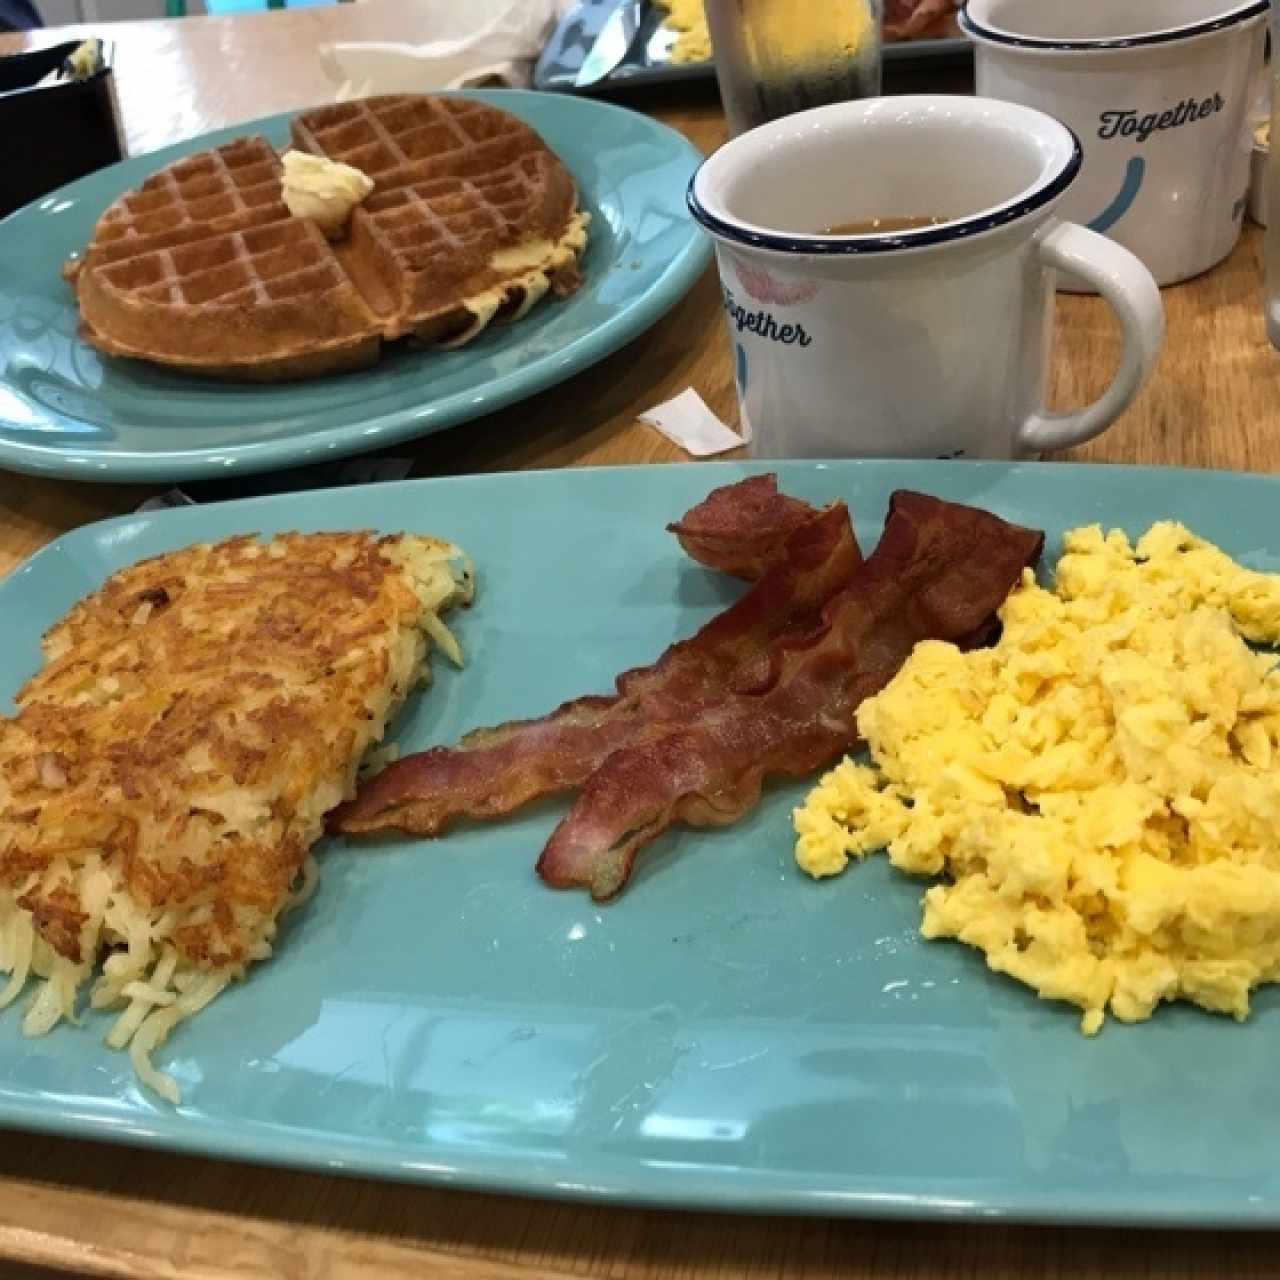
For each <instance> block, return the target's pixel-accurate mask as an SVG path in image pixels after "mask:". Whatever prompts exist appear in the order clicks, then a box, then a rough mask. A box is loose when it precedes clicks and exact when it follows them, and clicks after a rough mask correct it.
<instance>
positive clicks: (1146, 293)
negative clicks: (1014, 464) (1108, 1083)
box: [689, 95, 1164, 458]
mask: <svg viewBox="0 0 1280 1280" xmlns="http://www.w3.org/2000/svg"><path fill="white" fill-rule="evenodd" d="M1080 162H1081V154H1080V145H1079V143H1078V142H1077V141H1076V139H1075V137H1074V136H1073V135H1072V133H1071V131H1070V130H1069V129H1067V128H1066V127H1065V126H1064V125H1062V124H1060V123H1058V121H1056V120H1053V119H1051V118H1050V117H1048V116H1046V115H1044V114H1042V113H1041V112H1039V111H1033V110H1031V109H1030V108H1028V107H1021V106H1017V105H1015V104H1012V103H1006V102H995V101H992V100H991V99H981V98H971V97H960V96H954V97H953V96H942V95H924V96H916V97H911V96H908V97H893V98H881V99H876V100H871V101H866V102H848V103H839V104H837V105H834V106H828V107H820V108H818V109H816V110H814V111H807V112H803V113H800V114H798V115H793V116H788V117H786V118H785V119H783V120H779V121H775V122H773V123H771V124H768V125H764V126H763V127H761V128H759V129H754V130H752V131H750V132H749V133H746V134H743V135H742V136H741V137H738V138H735V139H733V140H732V141H730V142H729V143H728V144H726V145H725V146H723V147H721V148H720V150H719V151H717V152H716V153H715V154H714V155H713V156H711V157H710V159H708V160H706V161H705V162H704V163H703V164H702V166H701V167H700V168H699V170H698V172H697V173H696V174H695V175H694V178H693V181H692V183H691V184H690V188H689V207H690V209H691V211H692V213H693V216H694V217H695V218H696V219H697V220H698V221H699V222H700V223H701V224H702V226H703V227H704V228H706V230H707V231H708V232H709V233H710V235H711V236H712V238H713V239H714V241H715V249H716V263H717V266H718V268H719V272H720V287H721V294H722V297H723V301H724V310H725V315H726V317H727V321H728V327H729V340H730V343H731V346H732V349H733V361H734V369H735V372H736V378H737V387H738V398H739V403H740V405H741V411H742V425H743V428H744V431H745V432H747V433H748V434H749V435H750V437H751V447H752V450H753V452H754V453H755V454H756V456H758V457H764V458H780V457H806V458H840V457H911V458H939V457H944V458H953V457H955V458H961V457H963V458H1018V457H1025V456H1027V455H1034V454H1038V453H1040V452H1042V451H1044V450H1048V449H1059V448H1063V447H1065V446H1068V445H1073V444H1079V443H1080V442H1082V441H1084V440H1088V439H1089V438H1091V437H1092V436H1095V435H1097V434H1098V433H1099V432H1101V431H1103V430H1105V429H1106V427H1107V426H1109V425H1110V424H1111V423H1112V422H1113V421H1114V420H1115V419H1116V418H1117V417H1118V416H1119V415H1120V414H1121V413H1122V412H1123V411H1124V409H1125V408H1126V406H1127V405H1128V404H1129V402H1130V401H1131V400H1132V399H1133V397H1134V395H1136V394H1137V392H1138V389H1139V388H1140V387H1141V385H1142V383H1143V381H1144V380H1145V378H1146V377H1147V375H1148V373H1149V372H1150V371H1151V369H1152V367H1153V365H1154V364H1155V361H1156V356H1157V354H1158V352H1159V348H1160V342H1161V338H1162V336H1163V332H1164V316H1163V311H1162V309H1161V304H1160V294H1159V291H1158V290H1157V288H1156V285H1155V282H1154V281H1153V280H1152V278H1151V275H1150V273H1149V272H1148V271H1147V270H1146V268H1145V267H1143V265H1142V264H1141V263H1140V262H1139V261H1138V260H1137V259H1136V258H1135V257H1134V256H1133V254H1131V253H1129V252H1128V251H1127V250H1126V249H1123V248H1121V247H1120V246H1119V245H1117V244H1114V243H1113V242H1112V241H1110V240H1107V239H1105V238H1104V237H1102V236H1100V235H1096V234H1095V233H1093V232H1091V231H1088V230H1086V229H1085V228H1084V227H1081V226H1078V225H1075V224H1073V223H1070V222H1066V221H1063V219H1062V218H1061V217H1060V216H1059V214H1058V210H1059V208H1060V206H1061V204H1062V202H1063V200H1064V199H1065V198H1066V197H1067V195H1068V194H1069V193H1070V191H1071V188H1072V184H1073V183H1074V182H1075V180H1076V176H1077V174H1078V172H1079V168H1080ZM850 174H856V175H857V182H856V185H854V186H853V187H852V188H851V184H850V177H849V175H850ZM908 210H915V211H918V212H916V213H914V214H911V215H910V220H911V221H912V222H913V223H914V222H917V221H919V222H920V223H921V225H913V226H910V227H903V226H901V225H893V226H891V225H890V222H891V221H894V222H897V223H901V221H902V220H903V219H904V218H905V217H907V216H908V215H907V214H905V213H904V211H908ZM939 219H940V221H939ZM815 226H819V227H830V228H838V229H839V231H838V233H837V234H815V233H814V232H813V230H812V228H813V227H815ZM850 226H853V227H855V228H856V229H855V230H853V231H851V232H846V231H845V228H848V227H850ZM867 226H871V227H873V228H878V229H872V230H862V229H861V228H864V227H867ZM1059 271H1071V272H1074V273H1076V274H1078V275H1080V276H1082V277H1083V278H1085V279H1087V280H1088V281H1089V282H1090V283H1091V284H1092V285H1093V287H1095V288H1096V289H1098V291H1099V292H1100V293H1101V294H1102V295H1103V296H1104V297H1105V298H1106V299H1107V300H1108V301H1109V302H1110V303H1111V305H1112V307H1113V308H1114V309H1115V312H1116V314H1117V316H1118V318H1119V320H1120V324H1121V328H1122V331H1123V334H1124V352H1123V357H1122V360H1121V364H1120V370H1119V372H1118V373H1117V375H1116V377H1115V379H1114V380H1113V381H1112V383H1111V386H1110V387H1109V388H1108V389H1107V391H1106V392H1105V393H1104V394H1103V396H1102V397H1101V399H1099V400H1098V401H1096V402H1095V403H1094V404H1092V405H1089V406H1088V407H1087V408H1084V409H1080V410H1077V411H1074V412H1070V413H1056V412H1052V411H1050V410H1049V409H1047V408H1046V407H1045V403H1044V397H1045V384H1046V379H1047V361H1048V354H1049V347H1050V340H1051V335H1052V314H1053V312H1052V308H1053V300H1054V284H1055V277H1056V275H1057V273H1058V272H1059Z"/></svg>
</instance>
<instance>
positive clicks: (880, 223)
mask: <svg viewBox="0 0 1280 1280" xmlns="http://www.w3.org/2000/svg"><path fill="white" fill-rule="evenodd" d="M946 221H947V219H946V218H944V217H943V216H942V215H941V214H928V215H925V216H922V217H914V218H867V219H866V220H864V221H862V222H836V223H833V224H832V225H831V226H829V227H824V228H823V231H822V234H823V235H824V236H883V235H891V234H892V233H893V232H895V231H919V230H920V228H921V227H936V226H938V225H939V223H943V222H946Z"/></svg>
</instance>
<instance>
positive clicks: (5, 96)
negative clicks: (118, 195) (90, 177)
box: [0, 40, 124, 217]
mask: <svg viewBox="0 0 1280 1280" xmlns="http://www.w3.org/2000/svg"><path fill="white" fill-rule="evenodd" d="M79 47H80V42H79V41H78V40H71V41H68V42H67V43H66V44H55V45H51V46H50V47H49V48H47V49H37V50H34V51H33V52H31V53H18V54H13V55H11V56H9V57H0V217H3V216H4V215H5V214H6V213H12V212H13V211H14V210H15V209H18V208H20V207H21V206H22V205H24V204H26V203H27V202H28V201H31V200H35V199H36V198H37V197H39V196H42V195H45V194H47V193H48V192H50V191H53V190H54V189H55V188H57V187H60V186H62V184H63V183H64V182H70V181H71V180H72V179H73V178H79V177H81V176H83V175H84V174H86V173H92V172H93V170H94V169H101V168H102V167H103V165H108V164H114V163H115V162H116V161H117V160H119V159H121V158H122V156H123V154H124V151H123V146H122V143H121V137H120V126H119V117H118V115H117V112H116V100H115V82H114V79H113V77H112V72H111V58H112V52H113V51H112V47H111V45H110V44H108V43H106V42H105V41H104V42H103V45H102V62H103V66H102V69H101V70H99V71H97V72H96V73H95V74H94V75H92V76H90V77H89V78H88V79H86V80H60V81H58V82H57V83H55V84H48V85H44V86H42V87H41V88H36V85H37V84H38V83H39V81H41V80H42V79H43V78H44V77H45V76H46V75H48V74H49V72H51V71H56V70H57V69H58V67H60V66H61V65H62V62H63V60H64V59H65V58H67V57H68V56H69V55H70V54H72V53H74V52H75V51H76V49H78V48H79Z"/></svg>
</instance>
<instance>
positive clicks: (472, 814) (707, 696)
mask: <svg viewBox="0 0 1280 1280" xmlns="http://www.w3.org/2000/svg"><path fill="white" fill-rule="evenodd" d="M807 509H808V510H809V513H810V514H809V518H808V520H807V521H806V522H805V523H804V524H801V525H799V526H798V527H796V528H795V529H793V530H792V532H791V534H790V536H789V537H788V538H787V539H786V541H785V543H784V545H783V547H782V549H781V551H780V553H779V555H780V558H779V559H778V560H777V562H776V563H775V564H774V566H773V567H772V568H771V569H769V570H768V572H766V573H765V574H764V576H763V577H761V578H760V580H759V581H758V582H757V583H756V584H755V585H754V586H753V587H752V588H751V589H750V590H749V591H748V592H747V593H746V594H745V595H744V596H743V597H742V598H741V599H740V600H739V601H738V602H737V603H736V604H734V605H732V606H730V608H728V609H726V610H725V611H724V612H723V613H720V614H718V615H717V616H716V617H714V618H713V619H712V620H711V621H710V622H708V623H707V624H706V626H704V627H703V628H702V630H700V631H699V632H697V634H696V635H694V636H692V637H691V638H690V639H687V640H683V641H681V642H679V643H678V644H675V645H673V646H671V648H669V649H667V650H666V652H665V653H663V654H662V656H661V657H660V658H659V659H658V661H657V662H656V663H654V664H653V665H652V666H649V667H639V668H636V669H634V670H631V671H627V672H624V673H623V674H622V675H621V676H619V677H618V679H617V682H616V683H617V692H616V693H615V694H613V695H610V696H590V697H585V698H578V699H576V700H574V701H572V702H566V703H565V704H563V705H562V706H561V707H559V708H558V709H557V710H555V711H553V712H551V714H550V715H547V716H544V717H542V718H541V719H537V720H523V721H515V722H512V723H509V724H504V725H499V726H497V727H496V728H491V729H478V730H476V731H475V732H473V733H470V734H468V735H467V736H466V737H465V738H463V740H462V742H461V743H460V744H459V745H458V746H457V747H454V748H447V747H435V748H433V749H431V750H429V751H424V752H420V753H418V754H416V755H411V756H406V757H405V758H404V759H402V760H398V761H396V762H394V763H393V764H391V765H389V766H388V767H387V768H386V769H384V770H383V771H382V772H381V773H379V774H378V775H377V776H376V777H374V778H372V779H371V780H370V781H368V782H367V783H365V784H364V786H363V787H362V788H361V789H360V792H359V794H358V795H357V796H356V798H355V799H354V800H353V801H351V802H350V803H348V804H346V805H344V806H342V807H341V808H339V809H338V810H336V811H335V813H334V815H333V817H332V819H331V828H332V829H336V830H339V831H344V832H366V831H378V830H385V829H388V828H396V829H398V830H400V831H408V832H413V833H414V834H418V835H437V834H439V833H440V832H441V831H443V830H444V829H445V828H446V827H447V826H448V825H449V824H450V823H451V822H453V821H454V820H455V819H457V818H460V817H464V816H465V817H468V818H496V817H499V816H501V815H503V814H507V813H511V812H512V811H513V810H515V809H517V808H519V807H520V806H521V805H524V804H526V803H527V802H529V801H530V800H532V799H534V798H536V797H538V796H543V795H549V794H553V793H556V792H560V791H565V790H567V789H569V788H571V787H575V786H577V785H578V784H579V783H581V782H582V781H583V780H584V779H585V778H587V777H588V776H589V775H590V774H591V773H592V772H593V771H594V770H595V769H596V768H597V767H598V766H599V765H600V764H601V762H602V761H603V760H604V759H605V758H606V757H608V756H609V755H610V754H611V753H612V752H614V751H617V750H618V749H620V748H622V747H625V746H628V745H631V744H632V743H634V742H637V741H641V740H643V739H646V738H648V737H652V736H654V735H655V734H657V733H659V732H661V730H662V726H663V724H664V723H666V722H667V721H669V720H672V719H683V718H684V717H685V716H687V715H689V714H690V713H691V712H693V711H695V710H696V708H697V707H699V706H703V705H706V704H708V703H713V702H717V701H719V700H720V699H721V698H722V697H723V696H724V694H725V691H726V690H727V689H729V688H734V689H741V690H749V689H750V690H760V689H764V688H767V687H768V686H769V685H770V684H771V683H772V682H773V680H775V679H776V676H777V661H778V659H777V654H778V653H780V652H781V650H780V649H779V648H778V647H777V646H778V644H779V643H780V642H781V641H782V640H783V639H784V638H785V637H802V636H805V635H807V634H808V633H809V632H811V631H812V630H813V628H814V627H816V626H818V625H819V624H820V622H821V618H822V611H823V608H824V607H825V605H826V604H827V602H828V601H829V600H830V599H831V598H832V597H833V596H834V595H835V594H836V593H837V592H838V591H840V590H841V589H842V588H843V587H844V586H845V585H846V584H847V583H848V582H849V581H850V579H851V577H852V575H853V573H854V571H855V569H856V568H857V566H858V565H859V564H860V563H861V560H862V556H861V552H860V551H859V550H858V544H857V541H856V539H855V538H854V535H853V529H852V526H851V524H850V521H849V512H848V509H847V508H846V507H845V506H844V504H843V503H837V504H834V505H833V506H832V507H830V508H828V509H827V510H825V511H822V512H814V511H813V510H812V508H807Z"/></svg>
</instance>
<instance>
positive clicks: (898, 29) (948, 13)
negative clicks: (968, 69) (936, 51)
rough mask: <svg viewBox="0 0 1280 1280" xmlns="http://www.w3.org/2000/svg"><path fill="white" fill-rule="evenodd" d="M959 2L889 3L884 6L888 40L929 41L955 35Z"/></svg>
mask: <svg viewBox="0 0 1280 1280" xmlns="http://www.w3.org/2000/svg"><path fill="white" fill-rule="evenodd" d="M959 7H960V5H959V3H958V2H957V0H887V3H886V4H885V7H884V38H885V39H886V40H928V39H938V38H939V37H942V36H953V35H956V34H957V33H958V31H959V27H958V26H957V25H956V10H957V9H959Z"/></svg>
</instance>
